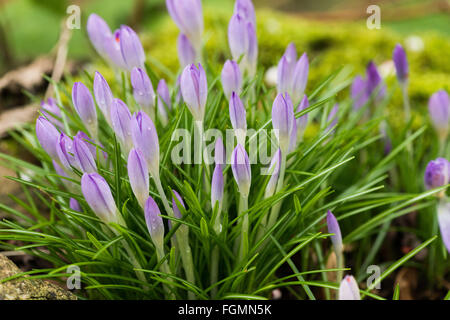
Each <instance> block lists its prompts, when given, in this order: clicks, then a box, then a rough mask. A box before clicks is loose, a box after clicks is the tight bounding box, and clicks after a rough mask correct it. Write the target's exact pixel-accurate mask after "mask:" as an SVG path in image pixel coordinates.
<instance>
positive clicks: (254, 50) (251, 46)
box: [246, 22, 258, 77]
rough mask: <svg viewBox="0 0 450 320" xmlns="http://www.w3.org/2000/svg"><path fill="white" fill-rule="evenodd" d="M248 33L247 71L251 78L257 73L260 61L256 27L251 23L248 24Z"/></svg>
mask: <svg viewBox="0 0 450 320" xmlns="http://www.w3.org/2000/svg"><path fill="white" fill-rule="evenodd" d="M247 33H248V50H247V57H246V58H247V64H248V66H247V71H248V74H249V76H250V77H253V76H254V75H255V73H256V64H257V60H258V41H257V39H256V29H255V25H254V24H253V23H251V22H248V23H247Z"/></svg>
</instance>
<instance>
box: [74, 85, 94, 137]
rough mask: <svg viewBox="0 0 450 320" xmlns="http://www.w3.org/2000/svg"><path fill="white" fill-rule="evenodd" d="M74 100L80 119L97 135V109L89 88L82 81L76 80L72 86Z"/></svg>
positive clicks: (91, 132)
mask: <svg viewBox="0 0 450 320" xmlns="http://www.w3.org/2000/svg"><path fill="white" fill-rule="evenodd" d="M72 101H73V105H74V106H75V109H76V111H77V113H78V115H79V116H80V119H81V120H82V121H83V123H84V124H85V126H86V128H87V129H88V130H89V133H90V134H91V135H92V136H93V137H97V131H98V129H97V111H96V110H95V104H94V99H93V98H92V95H91V92H90V91H89V89H88V88H87V87H86V86H85V85H84V84H83V83H81V82H75V83H74V85H73V88H72Z"/></svg>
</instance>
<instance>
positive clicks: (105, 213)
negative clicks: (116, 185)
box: [81, 173, 117, 222]
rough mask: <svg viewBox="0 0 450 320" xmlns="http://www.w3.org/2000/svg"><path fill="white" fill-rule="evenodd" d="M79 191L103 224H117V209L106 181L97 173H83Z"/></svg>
mask: <svg viewBox="0 0 450 320" xmlns="http://www.w3.org/2000/svg"><path fill="white" fill-rule="evenodd" d="M81 191H82V193H83V196H84V199H85V200H86V202H87V204H88V205H89V207H91V209H92V211H94V213H95V214H96V215H97V216H98V217H99V218H100V219H102V220H103V221H105V222H117V209H116V203H115V202H114V198H113V196H112V194H111V189H110V188H109V185H108V183H107V182H106V180H105V179H104V178H103V177H102V176H101V175H99V174H98V173H85V174H83V177H82V178H81Z"/></svg>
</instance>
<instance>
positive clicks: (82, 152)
mask: <svg viewBox="0 0 450 320" xmlns="http://www.w3.org/2000/svg"><path fill="white" fill-rule="evenodd" d="M73 154H74V157H75V159H77V162H78V164H79V165H80V169H81V171H83V172H85V173H93V172H96V171H97V165H96V163H95V160H94V157H93V156H92V153H91V150H89V147H88V146H87V142H84V141H83V140H82V139H81V138H79V137H76V136H75V137H74V138H73Z"/></svg>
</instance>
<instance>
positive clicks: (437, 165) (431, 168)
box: [425, 158, 450, 189]
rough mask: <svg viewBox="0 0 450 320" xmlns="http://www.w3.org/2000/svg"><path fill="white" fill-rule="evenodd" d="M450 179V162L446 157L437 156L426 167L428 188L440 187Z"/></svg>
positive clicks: (426, 184)
mask: <svg viewBox="0 0 450 320" xmlns="http://www.w3.org/2000/svg"><path fill="white" fill-rule="evenodd" d="M449 181H450V162H449V161H448V160H447V159H445V158H437V159H436V160H432V161H430V162H429V163H428V165H427V168H426V169H425V186H426V187H427V189H433V188H438V187H441V186H444V185H446V184H448V183H449Z"/></svg>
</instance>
